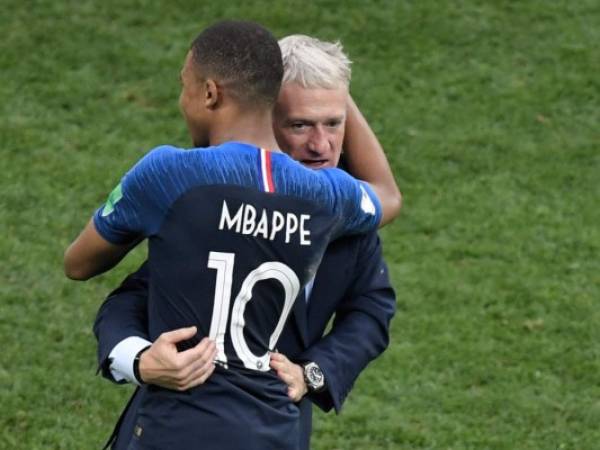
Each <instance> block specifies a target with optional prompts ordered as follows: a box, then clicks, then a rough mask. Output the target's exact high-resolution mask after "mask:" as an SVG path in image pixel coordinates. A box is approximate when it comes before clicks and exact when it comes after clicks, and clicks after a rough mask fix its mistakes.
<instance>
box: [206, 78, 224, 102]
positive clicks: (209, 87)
mask: <svg viewBox="0 0 600 450" xmlns="http://www.w3.org/2000/svg"><path fill="white" fill-rule="evenodd" d="M204 93H205V95H204V106H205V107H206V108H208V109H214V108H215V107H216V106H217V105H218V104H219V102H220V100H221V99H220V98H219V97H220V95H221V93H220V92H219V87H218V86H217V83H215V81H214V80H213V79H212V78H209V79H207V80H206V82H205V84H204Z"/></svg>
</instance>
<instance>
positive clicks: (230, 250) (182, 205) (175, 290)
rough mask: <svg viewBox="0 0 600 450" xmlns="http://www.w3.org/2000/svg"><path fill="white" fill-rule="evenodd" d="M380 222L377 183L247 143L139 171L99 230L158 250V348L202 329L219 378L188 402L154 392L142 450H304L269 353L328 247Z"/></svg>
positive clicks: (148, 160)
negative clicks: (171, 335)
mask: <svg viewBox="0 0 600 450" xmlns="http://www.w3.org/2000/svg"><path fill="white" fill-rule="evenodd" d="M380 218H381V207H380V204H379V201H378V199H377V197H376V196H375V195H374V193H373V192H372V190H371V188H370V187H369V186H368V185H367V184H366V183H363V182H360V181H358V180H355V179H354V178H352V177H350V176H349V175H348V174H346V173H345V172H343V171H341V170H338V169H322V170H319V171H314V170H310V169H307V168H305V167H303V166H302V165H301V164H299V163H297V162H295V161H293V160H292V159H291V158H289V157H288V156H287V155H285V154H283V153H273V152H269V151H266V150H263V149H259V148H256V147H254V146H251V145H247V144H243V143H236V142H230V143H226V144H222V145H220V146H217V147H209V148H202V149H192V150H182V149H177V148H174V147H168V146H164V147H159V148H157V149H155V150H153V151H151V152H150V153H149V154H148V155H146V156H145V157H144V158H143V159H142V160H141V161H140V162H139V163H138V164H136V165H135V166H134V167H133V169H131V170H130V171H129V172H128V173H127V174H126V175H125V177H123V179H122V181H121V183H120V184H119V186H117V188H116V189H115V190H114V191H113V193H112V194H111V195H110V196H109V199H108V200H107V202H106V204H105V205H103V206H102V207H100V208H99V209H98V210H97V211H96V213H95V215H94V224H95V226H96V229H97V230H98V232H99V233H100V234H101V235H102V236H103V237H104V238H105V239H107V240H108V241H110V242H112V243H115V244H127V243H130V242H133V241H135V240H139V239H141V238H144V237H147V238H148V239H149V244H148V245H149V257H148V259H149V270H150V298H149V304H148V308H149V311H148V315H149V316H148V317H149V327H150V335H151V337H152V339H156V338H157V337H158V336H159V335H160V334H161V333H163V332H165V331H170V330H173V329H175V328H180V327H186V326H191V325H195V326H197V327H198V334H197V336H196V338H195V339H192V340H191V341H189V342H187V343H186V345H184V346H183V347H182V348H184V347H186V346H191V345H194V344H196V343H197V342H199V340H200V339H202V338H203V337H205V336H210V337H211V339H214V340H215V342H216V344H217V350H218V356H217V363H218V366H219V367H218V370H216V371H215V373H214V374H213V375H212V376H211V377H210V378H209V379H208V380H207V382H206V383H205V384H204V385H202V386H199V387H198V388H195V389H192V390H190V391H189V392H186V393H175V392H171V391H166V390H162V389H159V388H152V389H148V390H147V393H146V395H145V400H144V402H143V408H142V413H141V414H140V423H139V424H138V425H139V429H141V430H144V431H143V433H140V436H136V437H135V442H136V445H139V447H135V448H154V447H152V445H156V442H160V443H161V446H157V447H156V448H190V447H188V446H187V445H188V443H190V442H197V441H198V440H202V441H203V442H204V443H205V444H206V443H207V442H209V443H210V444H206V445H208V446H206V445H204V444H203V446H202V448H215V449H227V448H232V449H233V448H260V449H267V448H274V449H275V448H276V449H286V448H290V449H291V448H295V442H296V441H295V439H296V438H297V417H298V411H297V408H296V407H295V405H293V404H292V403H291V402H290V401H289V400H288V398H287V389H286V386H285V385H284V384H283V383H282V382H281V381H280V380H279V379H278V378H277V377H276V375H275V374H274V373H272V371H270V368H269V352H270V351H273V350H274V349H275V348H276V345H277V340H278V338H279V336H280V334H281V332H282V330H283V327H284V325H285V322H286V319H287V317H288V315H289V313H290V311H291V309H292V306H293V303H294V301H295V299H296V297H297V296H298V294H299V292H300V290H301V289H303V288H304V286H305V284H306V283H307V282H308V281H310V280H311V279H312V278H313V277H314V274H315V273H316V269H317V267H318V265H319V262H320V260H321V257H322V255H323V253H324V251H325V249H326V247H327V245H328V243H329V242H330V241H332V240H333V239H335V238H337V237H339V236H341V235H345V234H353V233H363V232H367V231H370V230H372V229H374V228H376V226H377V225H378V224H379V221H380ZM165 411H177V414H176V415H174V416H167V415H165V414H166V413H165ZM233 411H235V414H233ZM174 417H176V418H177V419H175V418H174ZM194 424H196V426H194ZM173 430H178V431H177V432H174V431H173ZM166 439H170V440H166Z"/></svg>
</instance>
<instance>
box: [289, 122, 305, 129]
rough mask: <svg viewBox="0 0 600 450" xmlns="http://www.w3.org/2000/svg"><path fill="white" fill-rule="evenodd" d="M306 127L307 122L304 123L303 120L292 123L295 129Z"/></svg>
mask: <svg viewBox="0 0 600 450" xmlns="http://www.w3.org/2000/svg"><path fill="white" fill-rule="evenodd" d="M305 127H306V124H305V123H302V122H295V123H293V124H292V128H293V129H294V130H302V129H304V128H305Z"/></svg>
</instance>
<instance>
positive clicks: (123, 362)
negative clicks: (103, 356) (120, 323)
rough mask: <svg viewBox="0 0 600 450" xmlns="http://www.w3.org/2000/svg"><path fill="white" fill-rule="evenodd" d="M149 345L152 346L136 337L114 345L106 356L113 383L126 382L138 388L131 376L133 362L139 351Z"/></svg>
mask: <svg viewBox="0 0 600 450" xmlns="http://www.w3.org/2000/svg"><path fill="white" fill-rule="evenodd" d="M149 345H152V342H150V341H147V340H146V339H143V338H141V337H138V336H131V337H128V338H125V339H123V340H122V341H121V342H119V343H118V344H117V345H115V348H113V349H112V351H111V352H110V355H108V357H109V358H110V361H111V363H110V366H109V367H110V373H111V374H112V376H113V378H114V379H115V381H117V382H119V381H122V380H126V381H128V382H130V383H134V384H137V385H138V386H139V384H140V383H139V382H138V380H137V379H136V378H135V375H134V374H133V360H134V359H135V356H136V355H137V354H138V353H139V352H140V350H142V349H144V348H146V347H148V346H149Z"/></svg>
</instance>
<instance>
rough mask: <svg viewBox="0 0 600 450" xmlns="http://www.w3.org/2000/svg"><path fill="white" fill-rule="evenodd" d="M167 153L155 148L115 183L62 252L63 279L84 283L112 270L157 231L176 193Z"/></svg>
mask: <svg viewBox="0 0 600 450" xmlns="http://www.w3.org/2000/svg"><path fill="white" fill-rule="evenodd" d="M176 153H177V150H176V149H174V148H172V147H167V146H163V147H157V148H156V149H154V150H152V151H150V152H149V153H148V154H146V155H145V156H144V157H143V158H142V159H141V160H140V161H138V163H137V164H136V165H135V166H134V167H133V168H132V169H131V170H130V171H129V172H127V174H126V175H125V176H124V177H123V178H122V179H121V182H120V183H119V184H118V185H117V187H116V188H115V189H114V190H113V191H112V192H111V194H110V195H109V196H108V199H107V201H106V203H105V204H104V205H103V206H102V207H100V208H99V209H98V210H97V211H96V213H95V214H94V217H93V218H92V220H90V221H89V222H88V224H87V225H86V227H85V228H84V230H83V231H82V232H81V234H80V235H79V236H78V237H77V239H75V241H74V242H73V243H72V244H71V245H70V246H69V248H67V250H66V252H65V259H64V266H65V274H66V275H67V276H68V277H69V278H72V279H74V280H86V279H88V278H91V277H93V276H94V275H98V274H99V273H102V272H104V271H106V270H108V269H110V268H112V267H114V266H115V265H116V264H117V263H118V262H119V261H120V260H121V259H123V257H124V256H125V255H126V254H127V252H129V251H130V250H131V249H132V248H133V247H135V246H136V245H137V243H139V242H140V241H141V240H142V239H143V238H144V237H147V236H151V235H152V234H153V233H154V232H156V230H157V229H158V228H159V227H160V223H161V222H162V219H163V217H164V215H165V214H166V211H167V210H168V205H169V204H170V202H171V201H173V199H174V198H176V197H177V195H178V192H177V190H176V188H175V187H174V185H175V183H174V180H175V178H176V176H175V175H174V174H173V173H172V172H173V170H172V166H173V161H174V158H173V155H174V154H176Z"/></svg>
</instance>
